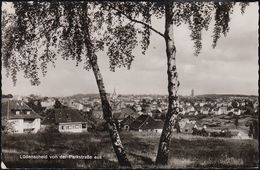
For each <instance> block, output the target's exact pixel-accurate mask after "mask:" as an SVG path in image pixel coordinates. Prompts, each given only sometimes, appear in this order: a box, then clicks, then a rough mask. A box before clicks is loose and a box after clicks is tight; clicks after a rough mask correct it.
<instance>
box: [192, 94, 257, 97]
mask: <svg viewBox="0 0 260 170" xmlns="http://www.w3.org/2000/svg"><path fill="white" fill-rule="evenodd" d="M196 97H258V96H257V95H244V94H202V95H196Z"/></svg>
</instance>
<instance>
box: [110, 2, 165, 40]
mask: <svg viewBox="0 0 260 170" xmlns="http://www.w3.org/2000/svg"><path fill="white" fill-rule="evenodd" d="M111 8H112V9H113V10H115V11H117V12H119V13H120V14H122V15H124V16H125V17H126V18H127V19H129V20H130V21H133V22H136V23H139V24H142V25H144V26H145V27H148V28H149V29H150V30H152V31H154V32H155V33H157V34H159V35H160V36H162V37H163V38H166V37H165V35H164V34H163V33H161V32H160V31H158V30H156V29H155V28H153V27H152V26H150V25H149V24H147V23H144V22H142V21H139V20H136V19H134V18H132V17H131V16H129V15H127V14H125V13H124V12H122V11H121V10H119V9H116V8H114V7H112V6H111Z"/></svg>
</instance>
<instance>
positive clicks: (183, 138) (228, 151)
mask: <svg viewBox="0 0 260 170" xmlns="http://www.w3.org/2000/svg"><path fill="white" fill-rule="evenodd" d="M173 136H174V137H173V139H172V142H171V151H170V159H169V165H168V166H167V167H165V168H193V167H194V168H224V167H225V168H237V167H240V168H242V167H257V166H258V165H259V161H258V154H259V153H258V141H257V140H253V139H247V140H239V139H230V138H211V137H199V136H192V135H189V134H187V135H184V134H174V135H173ZM121 138H122V142H123V144H124V146H125V148H126V151H127V155H128V157H129V159H130V161H131V163H132V164H133V167H134V168H140V167H142V168H153V167H154V165H153V162H154V160H155V157H156V152H157V147H158V143H159V138H160V136H159V135H158V134H154V133H153V134H148V133H145V132H142V133H140V132H121ZM2 153H3V155H2V156H3V161H4V162H5V164H6V166H7V167H8V168H17V167H20V168H21V167H34V168H37V167H42V168H43V167H45V168H50V167H60V168H61V167H63V168H73V167H74V168H104V167H105V168H116V167H118V165H117V159H116V156H115V154H114V152H113V148H112V145H111V143H110V139H109V136H108V134H107V133H106V132H98V133H82V134H46V133H38V134H35V135H34V134H27V135H2ZM21 155H49V156H50V155H93V156H99V157H102V159H100V158H98V159H88V160H86V159H69V160H68V159H64V160H62V159H46V160H45V159H37V160H35V159H21V158H20V156H21Z"/></svg>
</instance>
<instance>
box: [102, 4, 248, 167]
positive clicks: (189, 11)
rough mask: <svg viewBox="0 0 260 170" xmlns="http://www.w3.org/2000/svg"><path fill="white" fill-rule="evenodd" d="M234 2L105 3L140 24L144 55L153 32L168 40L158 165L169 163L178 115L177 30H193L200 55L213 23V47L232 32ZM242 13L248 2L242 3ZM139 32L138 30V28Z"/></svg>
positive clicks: (111, 9) (193, 37) (110, 9)
mask: <svg viewBox="0 0 260 170" xmlns="http://www.w3.org/2000/svg"><path fill="white" fill-rule="evenodd" d="M234 5H235V2H230V1H225V2H224V1H220V2H218V1H214V2H201V1H197V2H196V1H194V2H185V1H173V0H168V1H165V0H163V1H155V2H151V1H146V2H115V3H110V2H104V3H103V6H102V8H101V9H102V10H107V11H109V12H111V13H112V14H114V15H115V16H119V18H125V19H126V20H128V21H129V22H130V23H136V24H139V25H140V26H141V27H142V28H143V30H142V31H141V34H142V37H143V39H142V41H141V42H140V43H141V45H142V49H143V54H145V51H146V50H147V48H148V46H149V44H150V36H151V34H152V33H155V34H158V35H159V36H160V37H161V38H163V39H164V41H165V46H166V59H167V75H168V111H167V114H166V118H165V122H164V127H163V131H162V134H161V138H160V143H159V147H158V153H157V157H156V165H166V164H167V163H168V157H169V150H170V141H171V136H172V130H173V127H174V125H175V122H176V120H177V116H178V113H179V102H178V89H179V86H180V82H179V81H178V72H177V65H176V52H177V50H176V46H175V40H174V27H178V26H180V25H181V24H187V25H188V28H189V30H190V32H191V33H190V37H191V41H193V42H194V56H198V55H199V53H200V51H201V49H202V30H206V31H208V28H209V24H210V23H211V22H214V29H213V35H212V37H213V39H212V47H213V48H215V47H216V45H217V42H218V40H219V38H220V37H221V36H226V35H227V33H228V31H229V22H230V14H232V12H233V7H234ZM239 5H240V6H241V13H242V14H243V13H244V11H245V8H246V6H247V5H248V3H240V4H239ZM152 18H156V19H164V21H165V25H164V32H160V31H159V30H157V29H155V28H154V27H153V26H152V21H151V20H152ZM135 28H136V29H137V27H135Z"/></svg>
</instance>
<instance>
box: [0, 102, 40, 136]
mask: <svg viewBox="0 0 260 170" xmlns="http://www.w3.org/2000/svg"><path fill="white" fill-rule="evenodd" d="M1 104H2V107H1V114H2V120H4V122H2V123H3V124H5V127H4V128H6V129H7V128H8V132H10V133H36V132H38V131H39V130H40V128H41V116H40V115H38V114H37V113H36V112H35V111H34V110H32V109H31V108H30V107H29V106H28V105H26V104H25V103H24V102H23V101H19V100H8V101H6V102H2V103H1ZM7 126H8V127H7Z"/></svg>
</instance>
